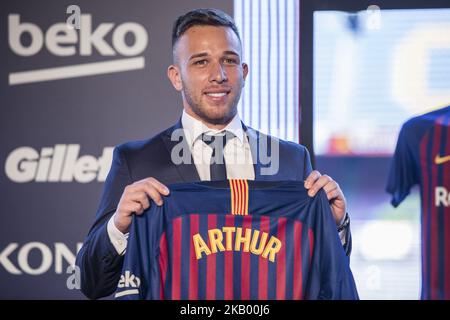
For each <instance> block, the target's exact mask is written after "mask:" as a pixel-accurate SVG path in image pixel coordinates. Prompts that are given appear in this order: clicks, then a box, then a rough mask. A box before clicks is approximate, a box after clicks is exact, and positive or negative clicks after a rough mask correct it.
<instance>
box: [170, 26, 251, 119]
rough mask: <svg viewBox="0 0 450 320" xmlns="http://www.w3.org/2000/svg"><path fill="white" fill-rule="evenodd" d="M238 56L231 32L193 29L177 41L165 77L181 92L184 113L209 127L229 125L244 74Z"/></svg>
mask: <svg viewBox="0 0 450 320" xmlns="http://www.w3.org/2000/svg"><path fill="white" fill-rule="evenodd" d="M241 55H242V52H241V44H240V42H239V39H238V37H237V36H236V34H235V33H234V32H233V30H232V29H231V28H227V27H215V26H195V27H192V28H190V29H188V30H187V31H186V32H185V33H184V34H183V35H182V36H181V37H180V38H179V39H178V42H177V44H176V46H175V49H174V60H175V65H172V66H170V67H169V69H168V76H169V78H170V80H171V81H172V84H173V85H174V87H175V89H177V90H178V91H181V93H182V96H183V106H184V108H185V110H186V112H188V113H189V114H190V115H192V116H194V117H195V118H197V119H199V120H202V121H204V122H206V123H208V124H212V125H223V124H227V123H228V122H229V121H231V119H232V118H233V117H234V116H235V115H236V113H237V104H238V102H239V98H240V96H241V90H242V87H243V86H244V80H245V78H246V76H247V73H248V67H247V65H246V64H244V63H242V62H241Z"/></svg>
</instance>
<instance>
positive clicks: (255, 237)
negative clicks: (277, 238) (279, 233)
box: [250, 230, 269, 255]
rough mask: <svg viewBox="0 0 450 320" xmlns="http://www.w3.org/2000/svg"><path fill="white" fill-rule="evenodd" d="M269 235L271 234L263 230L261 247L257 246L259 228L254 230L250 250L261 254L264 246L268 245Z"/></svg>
mask: <svg viewBox="0 0 450 320" xmlns="http://www.w3.org/2000/svg"><path fill="white" fill-rule="evenodd" d="M268 236H269V235H268V234H267V232H263V233H262V234H261V240H260V241H259V247H258V248H257V247H256V246H257V244H258V238H259V230H255V231H254V232H253V237H252V244H251V245H250V252H251V253H253V254H256V255H260V254H261V253H262V252H263V250H264V247H265V246H266V242H267V237H268Z"/></svg>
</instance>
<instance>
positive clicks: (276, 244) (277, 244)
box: [262, 236, 281, 262]
mask: <svg viewBox="0 0 450 320" xmlns="http://www.w3.org/2000/svg"><path fill="white" fill-rule="evenodd" d="M280 249H281V241H280V240H279V239H277V238H275V237H274V236H272V237H270V240H269V243H268V244H267V246H266V248H265V249H264V252H263V254H262V257H263V258H266V259H267V256H269V260H270V261H272V262H274V261H275V254H276V253H278V251H280Z"/></svg>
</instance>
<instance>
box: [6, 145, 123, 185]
mask: <svg viewBox="0 0 450 320" xmlns="http://www.w3.org/2000/svg"><path fill="white" fill-rule="evenodd" d="M113 150H114V147H105V148H104V149H103V153H102V155H101V156H100V157H99V158H98V159H97V158H95V157H94V156H90V155H83V156H81V157H79V152H80V145H79V144H68V145H66V144H57V145H55V147H45V148H42V149H41V151H40V152H39V151H37V150H35V149H33V148H31V147H20V148H17V149H15V150H13V151H12V152H11V153H10V154H9V155H8V157H7V159H6V163H5V173H6V176H7V177H8V178H9V179H11V181H14V182H18V183H24V182H32V181H35V182H72V181H73V180H75V181H77V182H80V183H87V182H91V181H94V180H95V179H96V180H97V181H99V182H103V181H105V179H106V176H107V174H108V172H109V169H110V168H111V161H112V154H113Z"/></svg>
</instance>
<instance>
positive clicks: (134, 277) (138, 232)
mask: <svg viewBox="0 0 450 320" xmlns="http://www.w3.org/2000/svg"><path fill="white" fill-rule="evenodd" d="M148 211H151V210H148ZM146 213H147V214H148V212H145V213H144V214H146ZM143 220H145V217H137V216H136V215H133V221H132V223H131V227H130V235H129V238H128V244H127V251H126V253H125V259H124V264H123V267H122V273H121V275H120V280H119V282H118V284H117V290H116V293H115V295H114V298H115V299H118V300H140V299H145V298H146V292H147V288H148V287H149V286H150V285H151V284H150V283H149V281H150V279H149V278H148V274H149V272H148V265H147V264H145V263H143V262H144V261H150V259H149V256H150V255H151V254H152V252H151V248H150V245H149V243H148V242H147V241H143V240H144V239H145V234H146V232H147V230H146V228H145V225H146V224H145V223H143V222H145V221H143Z"/></svg>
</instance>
